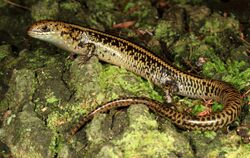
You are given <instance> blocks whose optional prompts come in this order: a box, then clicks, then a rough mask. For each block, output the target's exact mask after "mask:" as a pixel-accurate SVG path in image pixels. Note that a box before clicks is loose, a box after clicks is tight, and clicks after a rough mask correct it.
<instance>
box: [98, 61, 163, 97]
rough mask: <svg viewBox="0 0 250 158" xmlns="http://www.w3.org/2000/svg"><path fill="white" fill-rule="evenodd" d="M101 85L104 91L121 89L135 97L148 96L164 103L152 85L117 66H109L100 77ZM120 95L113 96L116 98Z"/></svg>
mask: <svg viewBox="0 0 250 158" xmlns="http://www.w3.org/2000/svg"><path fill="white" fill-rule="evenodd" d="M99 84H100V87H101V88H102V89H107V90H108V89H113V87H118V88H119V87H121V88H122V89H123V91H124V92H125V93H127V94H130V95H134V96H143V95H145V94H146V95H149V96H150V98H153V99H156V100H159V101H162V97H161V96H160V95H159V94H158V93H157V92H156V91H155V90H154V89H153V86H152V84H151V83H149V82H148V81H145V80H143V79H142V78H141V77H139V76H137V75H135V74H133V73H131V72H128V71H127V70H125V69H122V68H119V67H117V66H112V65H108V66H107V67H106V68H105V69H104V70H103V71H102V72H101V73H100V75H99ZM114 89H115V88H114ZM114 92H115V91H114ZM118 95H119V94H113V96H114V97H117V96H118ZM112 99H115V98H112Z"/></svg>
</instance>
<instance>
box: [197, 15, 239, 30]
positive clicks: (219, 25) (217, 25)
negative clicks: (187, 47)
mask: <svg viewBox="0 0 250 158" xmlns="http://www.w3.org/2000/svg"><path fill="white" fill-rule="evenodd" d="M239 26H240V25H239V21H237V20H236V19H234V18H233V17H223V16H220V15H219V14H216V13H214V14H213V15H212V16H211V17H210V18H208V19H206V21H205V24H204V25H203V26H202V27H201V28H200V31H199V32H200V33H203V34H206V35H216V33H218V32H222V31H225V30H232V31H236V32H237V31H239Z"/></svg>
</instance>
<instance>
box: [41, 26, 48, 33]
mask: <svg viewBox="0 0 250 158" xmlns="http://www.w3.org/2000/svg"><path fill="white" fill-rule="evenodd" d="M41 31H43V32H49V31H50V29H49V28H48V27H47V26H46V25H45V26H43V27H42V28H41Z"/></svg>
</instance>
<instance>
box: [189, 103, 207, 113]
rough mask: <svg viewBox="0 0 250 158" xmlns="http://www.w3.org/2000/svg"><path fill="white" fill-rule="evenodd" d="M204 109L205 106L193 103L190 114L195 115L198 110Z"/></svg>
mask: <svg viewBox="0 0 250 158" xmlns="http://www.w3.org/2000/svg"><path fill="white" fill-rule="evenodd" d="M205 109H206V107H204V105H201V104H198V105H194V106H193V108H192V115H197V114H199V113H200V112H202V111H204V110H205Z"/></svg>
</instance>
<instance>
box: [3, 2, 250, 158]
mask: <svg viewBox="0 0 250 158" xmlns="http://www.w3.org/2000/svg"><path fill="white" fill-rule="evenodd" d="M16 3H20V5H21V6H25V7H26V9H25V8H20V7H18V6H13V5H11V4H9V3H6V2H4V1H0V9H1V10H0V18H1V22H0V93H1V94H0V114H1V115H0V157H17V158H18V157H62V158H68V157H69V158H75V157H107V158H109V157H159V158H160V157H171V158H172V157H187V158H189V157H197V158H198V157H243V158H244V157H246V158H247V157H248V156H249V155H250V153H249V144H244V142H243V141H242V139H241V137H240V136H238V135H237V134H236V130H233V131H231V132H230V133H228V134H225V133H223V132H221V131H217V132H211V131H210V132H209V131H207V132H199V131H184V130H181V129H179V128H177V127H175V126H174V125H173V124H172V123H171V122H170V121H168V120H167V119H166V118H162V117H159V116H158V115H157V114H156V113H152V112H150V111H149V109H148V108H147V107H146V106H145V105H131V106H130V107H128V108H121V109H113V110H111V111H109V112H108V113H105V114H97V115H96V116H95V117H94V119H93V120H92V121H90V122H89V123H88V124H87V125H86V126H84V127H83V128H82V129H81V130H79V132H78V133H77V134H76V135H75V136H74V137H73V138H72V140H70V141H68V142H67V141H66V140H65V136H66V135H67V132H68V131H69V130H70V128H71V127H73V126H74V124H75V123H77V121H78V119H79V118H80V117H82V116H85V115H86V114H88V113H89V112H90V111H91V110H93V109H95V108H96V107H97V106H99V105H100V104H102V103H105V102H107V101H110V100H113V99H115V98H119V97H122V96H144V97H150V98H152V99H156V100H158V101H163V100H164V99H163V98H164V97H163V96H164V93H163V92H162V91H161V90H160V89H158V88H157V87H154V86H153V85H152V84H151V83H150V82H148V81H145V80H144V79H142V78H141V77H139V76H137V75H135V74H133V73H131V72H128V71H126V70H125V69H123V68H119V67H116V66H113V65H110V64H107V63H103V62H100V61H98V59H97V58H96V57H93V58H91V59H90V60H89V61H87V62H86V63H84V64H83V63H81V58H79V57H77V58H76V59H74V60H71V59H67V56H68V55H69V53H68V52H65V51H63V50H61V49H58V48H56V47H54V46H52V45H50V44H47V43H44V42H41V41H38V40H35V39H30V38H27V36H26V29H27V27H28V26H29V25H30V24H31V23H32V22H33V21H36V20H41V19H57V20H61V21H67V22H71V23H75V24H79V25H82V26H88V27H91V28H95V29H98V30H102V31H106V32H109V33H114V34H116V35H119V36H122V37H124V38H126V39H129V40H131V41H134V42H136V43H139V44H140V45H143V46H145V47H147V48H149V49H150V50H152V52H156V53H158V54H159V53H161V54H159V55H160V56H163V57H169V60H170V61H172V63H173V64H174V65H175V66H177V67H179V68H181V69H182V70H184V71H190V72H192V73H195V74H196V75H201V76H204V77H209V78H213V79H219V80H223V81H226V82H229V83H231V84H232V85H233V86H235V87H236V88H237V89H238V90H240V91H241V92H242V94H245V95H243V98H244V103H245V107H249V102H250V96H249V93H247V90H249V86H250V80H249V78H250V69H249V66H250V63H249V60H248V59H249V43H248V42H247V41H246V40H245V39H244V38H242V36H241V35H242V32H241V28H240V22H239V21H238V19H237V18H235V17H234V16H225V14H221V13H219V12H215V11H214V10H212V9H210V8H208V7H207V6H205V5H204V4H202V2H200V1H189V2H187V1H184V0H179V1H169V2H168V1H159V2H158V1H157V2H153V1H144V0H143V1H142V0H139V1H133V0H130V1H119V2H118V1H117V2H116V1H105V2H104V1H100V0H95V1H84V2H82V1H81V2H76V1H68V0H66V1H58V0H43V1H40V2H37V1H33V0H29V1H28V0H27V1H23V2H22V1H17V2H16ZM27 8H28V9H27ZM29 9H30V10H29ZM13 15H15V19H16V20H13ZM72 17H74V18H72ZM128 21H129V22H131V24H132V25H126V22H128ZM116 24H119V25H118V26H119V27H118V28H117V25H116ZM168 52H169V53H168ZM174 100H175V102H176V104H177V106H176V108H177V109H178V110H180V111H182V112H188V113H190V114H195V113H199V112H200V110H201V109H204V107H203V108H200V107H202V105H198V106H196V104H200V101H197V100H191V99H187V98H180V97H175V98H174ZM194 105H195V106H194ZM213 108H215V109H216V108H217V109H218V108H220V105H218V104H216V105H213ZM205 109H206V108H205ZM190 111H191V112H190ZM243 111H244V112H243V113H242V115H244V117H242V121H240V119H239V120H236V124H237V122H242V124H243V126H244V127H249V124H250V123H249V108H244V110H243ZM247 131H249V128H247ZM242 133H243V134H245V135H247V134H246V133H247V132H245V131H244V132H242Z"/></svg>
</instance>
